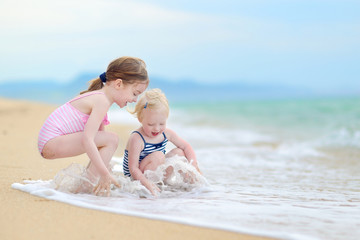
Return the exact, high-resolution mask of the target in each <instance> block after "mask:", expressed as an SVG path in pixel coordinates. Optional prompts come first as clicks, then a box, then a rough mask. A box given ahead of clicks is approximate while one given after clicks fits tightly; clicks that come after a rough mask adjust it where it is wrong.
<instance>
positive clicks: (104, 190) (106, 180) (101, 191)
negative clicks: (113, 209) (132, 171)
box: [93, 174, 120, 197]
mask: <svg viewBox="0 0 360 240" xmlns="http://www.w3.org/2000/svg"><path fill="white" fill-rule="evenodd" d="M112 183H113V184H114V185H115V186H117V187H120V184H119V183H118V182H117V181H116V180H115V179H114V178H113V176H111V175H110V174H109V175H107V176H101V177H100V179H99V182H98V184H97V185H96V186H95V187H94V189H93V193H94V194H95V195H97V196H98V195H103V196H104V195H105V196H107V197H109V196H110V185H111V184H112Z"/></svg>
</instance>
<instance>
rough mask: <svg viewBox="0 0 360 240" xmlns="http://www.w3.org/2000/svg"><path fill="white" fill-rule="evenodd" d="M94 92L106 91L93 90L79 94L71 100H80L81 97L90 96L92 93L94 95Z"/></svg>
mask: <svg viewBox="0 0 360 240" xmlns="http://www.w3.org/2000/svg"><path fill="white" fill-rule="evenodd" d="M94 94H105V93H103V92H95V91H91V92H87V93H84V94H80V95H79V96H77V97H76V98H73V99H71V100H70V101H69V102H73V101H75V100H78V99H80V98H84V97H87V96H90V95H94Z"/></svg>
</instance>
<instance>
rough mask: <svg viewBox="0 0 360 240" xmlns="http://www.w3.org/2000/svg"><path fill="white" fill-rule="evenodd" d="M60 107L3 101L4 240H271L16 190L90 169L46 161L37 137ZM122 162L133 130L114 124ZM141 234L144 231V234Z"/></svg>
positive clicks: (0, 100)
mask: <svg viewBox="0 0 360 240" xmlns="http://www.w3.org/2000/svg"><path fill="white" fill-rule="evenodd" d="M55 108H56V105H48V104H44V103H35V102H29V101H25V100H14V99H6V98H0V121H1V122H0V123H1V129H0V141H1V152H2V156H1V164H0V169H1V172H2V177H1V181H0V184H1V188H2V191H1V194H0V196H1V203H2V204H1V212H2V216H1V218H0V224H1V226H2V231H0V239H38V240H47V239H64V238H68V239H130V238H131V239H134V240H140V239H141V240H143V239H230V240H231V239H243V240H257V239H271V238H267V237H261V236H260V237H259V236H253V235H248V234H242V233H236V232H231V231H225V230H219V229H213V228H206V227H199V226H192V225H186V224H182V223H174V222H168V221H162V220H155V219H147V218H141V217H136V216H129V215H121V214H115V213H109V212H103V211H98V210H92V209H88V208H82V207H77V206H73V205H69V204H65V203H61V202H58V201H52V200H48V199H44V198H40V197H36V196H34V195H30V194H28V193H25V192H22V191H19V190H16V189H13V188H11V184H13V183H23V180H38V179H42V180H49V179H52V178H53V177H54V176H55V174H56V173H57V172H58V171H59V170H61V169H63V168H64V167H66V166H69V165H70V164H71V163H73V162H76V163H80V164H84V165H85V164H86V163H87V161H88V160H87V157H86V156H85V155H84V154H83V155H80V156H77V157H73V158H65V159H57V160H45V159H43V158H42V157H41V156H40V154H39V153H38V151H37V135H38V132H39V130H40V128H41V125H42V124H43V122H44V121H45V119H46V118H47V116H48V115H49V114H50V113H51V112H52V111H53V110H54V109H55ZM106 129H107V130H110V131H114V132H116V133H117V134H118V135H119V137H120V145H119V148H118V150H117V152H116V154H115V156H122V151H123V149H124V145H125V144H126V140H127V138H128V136H129V135H130V132H131V131H132V130H133V129H132V127H131V126H127V125H116V124H110V126H109V127H107V128H106ZM139 229H141V230H140V231H139Z"/></svg>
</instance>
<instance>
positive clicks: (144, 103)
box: [128, 88, 169, 122]
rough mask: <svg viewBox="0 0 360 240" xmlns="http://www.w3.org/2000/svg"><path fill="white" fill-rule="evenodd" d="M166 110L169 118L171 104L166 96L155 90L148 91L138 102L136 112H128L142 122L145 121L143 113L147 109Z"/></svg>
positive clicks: (157, 89)
mask: <svg viewBox="0 0 360 240" xmlns="http://www.w3.org/2000/svg"><path fill="white" fill-rule="evenodd" d="M161 107H164V108H165V111H166V114H167V116H169V102H168V100H167V98H166V96H165V94H164V93H163V92H162V91H161V90H160V89H159V88H154V89H151V90H148V91H146V92H145V93H144V94H143V95H142V96H141V97H140V99H139V100H138V101H137V103H136V106H135V109H134V110H128V111H129V112H130V113H131V114H134V115H135V116H136V117H137V119H138V120H139V121H140V122H141V121H142V120H143V111H144V110H145V109H159V108H161Z"/></svg>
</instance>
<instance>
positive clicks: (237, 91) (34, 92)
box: [0, 73, 311, 104]
mask: <svg viewBox="0 0 360 240" xmlns="http://www.w3.org/2000/svg"><path fill="white" fill-rule="evenodd" d="M95 77H97V74H93V73H84V74H81V75H79V76H77V77H76V78H74V79H73V80H72V81H70V82H68V83H57V82H55V81H51V80H49V81H41V82H40V81H29V80H27V81H25V80H24V81H17V82H13V83H12V82H6V83H0V96H2V97H7V98H16V99H26V100H33V101H40V102H47V103H55V104H60V103H63V102H66V101H67V100H69V99H71V98H72V97H74V96H76V95H77V94H79V92H80V91H82V90H85V89H87V86H88V82H89V81H90V80H91V79H93V78H95ZM149 88H161V89H162V91H164V92H165V94H166V95H167V97H168V99H169V101H171V102H178V101H181V102H184V101H189V102H191V101H228V100H237V99H259V98H261V99H266V98H284V97H297V96H306V95H309V94H311V93H310V92H309V91H307V90H306V89H297V88H293V87H288V86H282V85H260V84H249V83H244V82H234V83H229V82H220V83H217V84H206V83H200V82H195V81H191V80H183V81H168V80H166V79H164V78H160V77H156V76H150V85H149Z"/></svg>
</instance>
